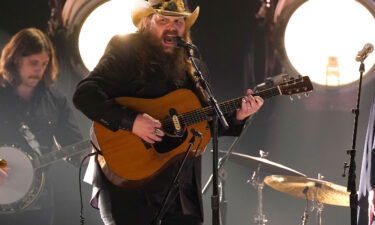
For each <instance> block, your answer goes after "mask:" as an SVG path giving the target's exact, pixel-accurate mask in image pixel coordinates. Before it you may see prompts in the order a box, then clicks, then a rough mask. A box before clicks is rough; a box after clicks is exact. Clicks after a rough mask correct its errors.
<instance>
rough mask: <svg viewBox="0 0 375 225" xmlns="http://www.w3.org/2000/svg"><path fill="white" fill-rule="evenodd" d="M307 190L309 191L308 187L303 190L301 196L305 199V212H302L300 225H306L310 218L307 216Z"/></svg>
mask: <svg viewBox="0 0 375 225" xmlns="http://www.w3.org/2000/svg"><path fill="white" fill-rule="evenodd" d="M308 190H309V187H305V189H303V194H305V198H306V208H305V211H304V212H303V215H302V216H301V225H307V224H308V220H309V218H310V215H309V199H308V197H307V191H308Z"/></svg>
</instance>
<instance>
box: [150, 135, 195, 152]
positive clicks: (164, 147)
mask: <svg viewBox="0 0 375 225" xmlns="http://www.w3.org/2000/svg"><path fill="white" fill-rule="evenodd" d="M187 134H188V133H187V132H184V134H183V135H182V137H170V136H168V135H165V136H164V137H163V140H162V141H161V142H156V143H155V144H154V148H155V151H157V152H158V153H166V152H169V151H172V150H173V149H175V148H177V147H178V146H180V145H181V144H182V143H183V142H184V141H185V140H186V137H187Z"/></svg>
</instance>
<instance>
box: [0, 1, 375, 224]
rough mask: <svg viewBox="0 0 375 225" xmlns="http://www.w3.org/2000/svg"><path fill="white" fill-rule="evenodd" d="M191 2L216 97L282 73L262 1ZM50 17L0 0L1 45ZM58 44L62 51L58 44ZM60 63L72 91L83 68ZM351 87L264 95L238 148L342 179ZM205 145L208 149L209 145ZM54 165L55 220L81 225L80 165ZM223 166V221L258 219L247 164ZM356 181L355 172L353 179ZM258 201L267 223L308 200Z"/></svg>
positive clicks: (267, 197)
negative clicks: (270, 56)
mask: <svg viewBox="0 0 375 225" xmlns="http://www.w3.org/2000/svg"><path fill="white" fill-rule="evenodd" d="M190 5H191V6H192V7H195V6H196V5H199V6H200V7H201V14H200V15H199V19H198V21H197V23H196V24H195V25H194V26H193V28H192V30H193V40H194V42H195V44H196V45H197V46H199V48H200V50H201V53H202V55H203V59H204V60H205V62H206V63H207V65H208V68H209V70H210V74H211V83H212V86H213V89H214V92H215V95H216V97H217V99H218V100H219V101H222V100H227V99H231V98H234V97H238V96H241V95H242V94H243V93H244V91H245V89H246V88H252V87H254V86H255V85H256V84H257V83H260V82H262V81H263V80H264V78H265V77H266V76H273V75H276V74H278V73H280V72H283V71H282V70H281V69H277V68H276V69H275V70H273V71H272V73H271V74H265V72H264V71H265V69H264V64H265V53H264V51H263V50H264V47H265V45H264V41H265V40H266V38H267V35H265V34H266V32H265V30H266V29H265V27H262V26H260V25H259V22H260V21H259V20H257V19H255V13H256V12H257V11H258V9H259V6H260V1H256V0H253V1H240V0H237V1H223V0H216V1H198V0H194V1H191V2H190ZM49 16H50V9H49V7H48V1H47V0H33V1H29V0H7V1H6V0H2V1H1V2H0V48H2V47H3V45H4V44H5V43H6V42H7V41H8V40H9V38H10V36H11V35H13V34H14V33H15V32H17V31H18V30H20V29H22V28H24V27H30V26H33V27H37V28H40V29H42V30H46V28H47V25H46V24H47V21H48V19H49ZM56 47H57V49H58V51H60V52H61V51H62V50H61V49H60V48H61V46H59V44H58V43H57V46H56ZM72 49H73V47H72ZM65 50H66V49H65ZM68 50H69V49H68ZM72 51H73V50H72ZM60 65H61V68H62V71H61V75H60V77H59V80H58V84H57V85H58V87H59V88H60V89H61V90H62V91H63V92H64V93H65V94H66V95H67V96H68V97H69V98H70V97H71V96H72V93H73V91H74V87H75V84H76V83H77V82H78V81H79V80H80V79H81V77H82V76H84V75H82V74H77V73H76V72H74V70H71V69H70V68H69V63H68V60H66V61H64V60H61V62H60ZM366 66H368V67H370V66H371V65H366ZM305 75H308V74H305ZM373 76H374V74H373V72H372V73H370V74H369V75H368V76H367V78H366V79H365V82H364V87H363V90H362V99H361V106H360V110H361V114H360V118H359V127H358V137H357V150H358V152H357V156H356V162H357V177H359V173H360V164H361V158H362V150H363V143H364V139H365V133H366V127H367V121H368V114H369V108H370V104H371V100H372V97H373V90H374V87H375V82H374V79H373V78H372V77H373ZM356 86H357V83H355V84H353V85H352V86H351V87H346V88H345V87H343V88H339V89H335V90H331V89H325V88H317V90H316V91H315V92H313V93H312V94H311V96H310V97H309V98H301V99H297V98H296V99H295V100H294V101H290V100H289V98H288V97H286V96H280V97H275V98H272V99H269V100H267V101H266V103H265V105H264V107H263V108H262V109H261V110H260V112H259V113H258V114H257V116H256V119H255V120H254V121H253V123H252V124H251V126H250V127H249V129H248V130H246V132H245V133H244V134H243V137H242V139H241V141H240V143H239V144H238V146H237V147H236V148H235V151H236V152H241V153H244V154H248V155H252V156H258V151H259V150H260V149H262V150H264V151H266V152H269V156H268V159H269V160H272V161H274V162H277V163H280V164H283V165H285V166H288V167H290V168H292V169H295V170H297V171H299V172H301V173H304V174H306V175H307V176H309V177H312V178H317V175H318V173H321V174H322V175H323V176H324V177H325V180H327V181H330V182H334V183H336V184H340V185H344V186H345V185H346V182H347V178H343V177H341V174H342V173H343V162H346V161H348V160H349V157H348V156H347V155H346V150H347V149H350V148H351V146H352V133H353V124H354V122H353V121H354V116H353V115H352V114H351V109H352V108H353V107H355V103H356V102H355V101H356V95H357V90H356ZM0 107H1V106H0ZM76 116H77V119H78V121H79V125H80V127H81V130H82V132H83V134H84V135H85V136H86V137H87V136H88V128H89V125H90V122H89V121H88V120H87V119H86V118H85V117H84V116H83V115H82V114H81V113H79V112H76ZM233 140H234V139H233V138H230V137H224V138H221V139H220V143H219V148H220V149H221V150H226V149H227V148H228V147H229V146H230V144H231V143H232V141H233ZM207 149H208V150H209V149H210V145H209V146H208V148H207ZM210 154H211V153H209V151H207V152H206V153H205V154H204V156H203V158H204V161H203V162H204V164H203V168H204V170H203V180H202V182H203V184H204V183H205V182H206V180H207V178H208V177H209V175H210V173H211V155H210ZM52 170H53V174H54V176H53V177H54V178H53V180H52V181H51V182H53V183H54V184H55V185H56V190H57V203H58V204H57V205H56V208H57V212H56V222H55V224H56V225H63V224H79V191H78V169H77V168H74V167H72V166H71V165H68V164H66V163H64V162H62V161H61V162H58V163H56V164H55V165H53V166H52ZM225 170H226V171H227V174H228V177H227V180H226V186H225V191H226V192H225V193H226V197H227V201H228V212H227V218H228V222H227V224H230V225H246V224H255V223H254V221H253V216H254V215H255V214H256V207H257V192H256V190H255V189H254V188H253V187H252V186H251V185H250V184H248V183H246V181H247V180H248V179H249V177H250V175H251V173H252V171H251V170H250V169H249V168H247V167H244V166H241V165H238V164H236V163H233V162H228V163H227V164H226V166H225ZM264 175H268V174H262V176H264ZM358 183H359V181H358V179H357V186H358ZM82 185H83V197H84V216H85V217H86V224H92V225H94V224H101V220H100V217H99V214H98V212H97V211H96V210H94V209H92V208H91V207H90V206H89V204H88V201H89V199H90V193H91V187H90V186H89V185H87V184H82ZM210 195H211V189H210V190H209V192H208V194H205V195H204V205H205V224H206V225H208V224H211V207H210V197H211V196H210ZM124 204H127V203H126V202H124ZM263 204H264V213H265V214H266V217H267V218H268V219H269V222H268V223H267V224H270V225H287V224H289V225H291V224H300V217H301V216H302V213H303V211H304V209H305V206H306V202H305V201H304V200H303V199H299V198H296V197H293V196H290V195H286V194H283V193H281V192H277V191H275V190H274V189H271V188H270V187H268V186H265V188H264V201H263ZM310 218H311V221H310V224H316V221H315V212H311V214H310ZM0 223H1V218H0ZM323 224H328V225H334V224H337V225H342V224H350V209H349V207H338V206H332V205H325V207H324V212H323Z"/></svg>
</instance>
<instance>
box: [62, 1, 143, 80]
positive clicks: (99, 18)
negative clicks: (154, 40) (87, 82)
mask: <svg viewBox="0 0 375 225" xmlns="http://www.w3.org/2000/svg"><path fill="white" fill-rule="evenodd" d="M138 2H139V0H110V1H106V0H80V1H74V2H72V3H71V4H68V3H67V4H66V5H65V6H64V11H63V20H64V23H65V27H66V28H67V32H66V39H67V41H68V45H69V46H70V47H71V48H72V49H70V52H71V54H70V56H71V58H70V59H69V61H70V62H71V64H72V66H73V67H74V68H75V70H76V71H77V72H78V73H79V74H81V75H82V76H85V75H86V74H87V72H88V71H91V70H92V69H93V68H94V67H95V66H96V64H97V63H98V62H99V60H100V58H101V56H102V55H103V53H104V51H105V47H106V46H107V44H108V42H109V40H110V39H111V38H112V37H113V36H114V35H116V34H127V33H133V32H135V31H136V27H135V26H134V25H133V23H132V20H131V9H132V8H133V7H134V4H137V3H138ZM65 51H66V50H65Z"/></svg>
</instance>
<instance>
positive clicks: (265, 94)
mask: <svg viewBox="0 0 375 225" xmlns="http://www.w3.org/2000/svg"><path fill="white" fill-rule="evenodd" d="M281 93H282V92H281V91H280V88H279V86H275V87H273V88H269V89H265V90H262V91H259V92H256V93H254V94H253V96H260V97H262V98H263V99H267V98H271V97H273V96H277V95H281ZM242 98H243V97H239V98H235V99H232V100H228V101H225V102H222V103H219V107H220V109H221V110H222V112H223V113H230V112H233V111H234V110H236V109H238V108H240V107H241V102H242ZM212 113H213V108H212V106H207V107H204V108H201V109H198V110H194V111H191V112H187V113H184V114H181V115H179V119H180V120H181V121H183V122H184V124H185V125H187V126H189V125H192V124H196V123H199V122H202V121H205V120H208V118H209V117H210V116H211V115H212Z"/></svg>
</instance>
